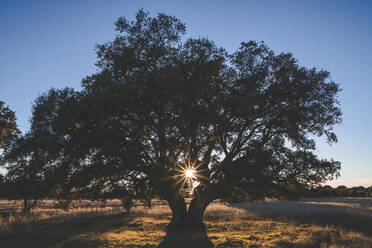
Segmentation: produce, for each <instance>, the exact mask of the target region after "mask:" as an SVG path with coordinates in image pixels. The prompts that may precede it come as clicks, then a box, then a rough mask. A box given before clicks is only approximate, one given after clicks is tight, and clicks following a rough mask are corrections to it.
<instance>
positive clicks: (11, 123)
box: [0, 101, 19, 148]
mask: <svg viewBox="0 0 372 248" xmlns="http://www.w3.org/2000/svg"><path fill="white" fill-rule="evenodd" d="M17 133H19V130H18V128H17V123H16V116H15V113H14V112H13V111H12V110H10V109H9V107H8V106H5V103H4V102H3V101H0V148H2V147H4V145H5V143H6V142H8V141H9V140H11V139H12V137H14V136H15V135H16V134H17Z"/></svg>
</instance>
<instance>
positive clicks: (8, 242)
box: [0, 213, 133, 248]
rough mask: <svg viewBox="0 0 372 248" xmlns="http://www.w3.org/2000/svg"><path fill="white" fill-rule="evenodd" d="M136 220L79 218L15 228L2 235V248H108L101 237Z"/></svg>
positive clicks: (120, 215) (28, 224) (114, 216)
mask: <svg viewBox="0 0 372 248" xmlns="http://www.w3.org/2000/svg"><path fill="white" fill-rule="evenodd" d="M132 219H133V218H132V217H130V216H128V215H127V214H125V213H120V214H115V215H104V216H96V215H89V216H79V217H75V218H72V219H69V220H61V221H58V220H57V219H55V220H53V221H51V220H40V221H35V222H32V223H27V224H23V225H16V226H14V227H12V228H11V229H10V231H8V232H1V233H0V240H1V241H0V247H1V248H8V247H9V248H10V247H12V248H17V247H28V248H36V247H37V248H44V247H45V248H52V247H92V248H93V247H105V246H107V245H108V244H107V242H108V241H106V240H102V239H99V238H92V237H99V235H100V234H102V233H105V232H109V231H112V230H115V229H118V228H121V227H123V226H125V225H127V224H128V223H129V222H130V221H131V220H132Z"/></svg>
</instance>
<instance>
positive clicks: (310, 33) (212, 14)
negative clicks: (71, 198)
mask: <svg viewBox="0 0 372 248" xmlns="http://www.w3.org/2000/svg"><path fill="white" fill-rule="evenodd" d="M139 8H144V9H145V10H148V11H150V13H151V14H156V13H158V12H164V13H167V14H172V15H175V16H177V17H178V18H180V19H181V20H182V21H183V22H185V23H186V26H187V36H188V37H191V36H192V37H208V38H209V39H211V40H214V41H215V42H216V43H217V44H218V45H220V46H223V47H225V48H226V49H227V50H228V51H234V50H235V49H236V48H237V47H238V46H239V44H240V42H241V41H249V40H259V41H261V40H263V41H265V42H266V43H267V44H268V45H269V46H270V47H271V48H272V49H273V50H274V51H276V52H282V51H283V52H292V53H294V55H295V57H296V58H298V60H299V62H300V64H302V65H305V66H311V67H313V66H315V67H317V68H324V69H326V70H328V71H330V72H331V75H332V78H333V80H334V81H336V82H338V83H340V85H341V88H342V89H343V91H342V92H341V94H340V100H341V104H342V110H343V113H344V115H343V119H344V122H343V124H341V125H340V126H338V127H337V128H336V133H337V134H338V137H339V142H338V143H337V144H334V145H332V146H328V145H327V144H326V143H324V142H323V140H320V141H319V145H318V153H319V154H320V155H321V156H322V157H325V158H334V159H335V160H339V161H341V162H342V170H341V177H340V179H339V180H337V181H334V182H331V183H330V184H331V185H338V184H346V185H347V186H355V185H364V186H370V185H372V140H371V138H372V134H371V127H372V112H371V108H372V96H371V93H372V82H371V80H372V1H367V0H365V1H342V0H334V1H330V0H329V1H327V0H312V1H305V0H302V1H299V0H293V1H275V0H272V1H269V0H264V1H233V0H231V1H216V0H215V1H201V0H198V1H192V0H187V1H176V0H168V1H140V0H136V1H124V0H121V1H120V0H117V1H115V0H110V1H102V0H101V1H93V0H89V1H88V0H85V1H83V0H81V1H79V0H74V1H67V0H64V1H57V0H54V1H51V0H48V1H47V0H45V1H37V0H33V1H21V0H18V1H11V0H8V1H6V0H2V1H1V3H0V31H1V34H0V100H3V101H5V102H6V103H7V104H8V105H9V106H10V107H11V108H12V109H13V110H15V111H16V115H17V117H18V124H19V127H20V129H21V130H23V131H25V130H27V129H28V128H29V122H28V120H29V118H30V116H31V103H32V101H33V100H34V99H35V98H36V97H37V96H38V94H40V93H42V92H45V91H47V90H48V89H50V88H51V87H56V88H62V87H66V86H68V87H74V88H76V89H79V87H80V82H81V79H82V78H83V77H84V76H86V75H89V74H91V73H92V72H95V70H96V68H95V66H94V63H95V61H96V55H95V51H94V47H95V44H97V43H103V42H105V41H108V40H111V39H112V38H113V35H114V25H113V23H114V21H115V20H116V19H117V18H118V17H119V16H125V17H128V18H133V17H134V14H135V12H136V11H137V10H138V9H139Z"/></svg>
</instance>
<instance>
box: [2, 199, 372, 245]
mask: <svg viewBox="0 0 372 248" xmlns="http://www.w3.org/2000/svg"><path fill="white" fill-rule="evenodd" d="M20 206H21V202H18V201H6V200H2V201H0V213H1V218H0V247H1V248H7V247H14V248H16V247H40V248H43V247H45V248H52V247H56V248H57V247H61V248H62V247H65V248H67V247H68V248H75V247H76V248H77V247H79V248H81V247H288V248H289V247H301V248H305V247H314V248H315V247H323V248H325V247H329V248H335V247H344V248H350V247H365V248H370V247H372V199H371V198H335V199H312V200H302V201H296V202H288V201H274V200H272V201H270V200H267V201H265V202H257V203H252V204H248V203H240V204H225V203H221V202H214V203H212V204H211V205H210V206H209V207H208V209H207V211H206V213H205V224H206V230H205V231H200V230H199V231H188V232H185V233H182V234H179V233H170V232H166V227H167V224H168V223H169V221H170V217H171V216H170V214H171V213H170V210H169V208H168V206H167V205H165V204H164V203H163V202H161V201H155V202H154V206H153V207H152V208H150V209H149V208H145V207H143V206H142V205H141V204H140V203H137V205H136V206H135V207H134V208H133V209H132V211H131V213H130V214H127V213H125V211H124V210H123V209H122V208H121V207H120V204H119V201H115V200H113V201H109V202H107V203H105V204H103V203H100V202H90V201H79V202H74V204H72V206H71V209H69V211H67V212H66V211H63V210H60V209H55V208H54V207H53V206H54V202H53V201H47V200H46V201H43V202H41V203H39V204H38V206H37V208H35V209H33V211H32V213H31V215H30V216H24V215H21V214H20Z"/></svg>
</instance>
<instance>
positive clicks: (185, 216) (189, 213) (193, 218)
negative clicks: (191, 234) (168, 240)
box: [168, 193, 211, 231]
mask: <svg viewBox="0 0 372 248" xmlns="http://www.w3.org/2000/svg"><path fill="white" fill-rule="evenodd" d="M168 203H169V206H170V208H171V210H172V220H171V223H170V224H169V226H168V229H170V230H174V231H178V230H185V229H200V228H204V223H203V214H204V211H205V209H206V208H207V206H208V205H209V204H210V203H211V199H210V198H208V197H207V196H206V195H205V194H199V193H196V194H195V195H194V197H193V199H192V200H191V202H190V206H189V208H188V210H187V208H186V203H185V199H184V198H183V197H180V196H178V197H177V198H176V199H175V200H174V201H168Z"/></svg>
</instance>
